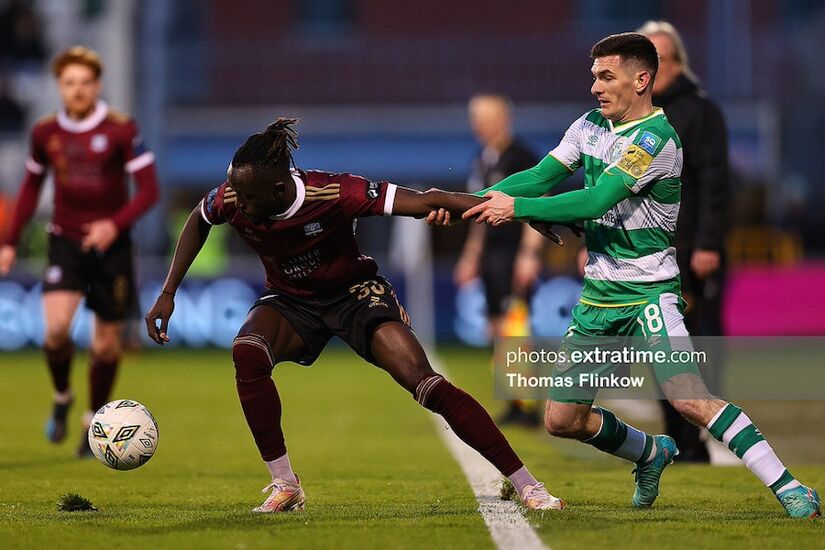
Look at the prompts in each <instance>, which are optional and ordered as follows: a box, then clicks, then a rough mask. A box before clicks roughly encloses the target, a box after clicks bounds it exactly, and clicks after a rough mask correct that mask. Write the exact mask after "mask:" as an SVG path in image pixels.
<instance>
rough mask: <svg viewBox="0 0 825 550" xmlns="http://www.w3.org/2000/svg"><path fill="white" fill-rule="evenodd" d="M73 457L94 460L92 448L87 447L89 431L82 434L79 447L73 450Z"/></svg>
mask: <svg viewBox="0 0 825 550" xmlns="http://www.w3.org/2000/svg"><path fill="white" fill-rule="evenodd" d="M74 456H75V457H76V458H94V456H95V454H94V453H93V452H92V448H91V447H89V430H86V431H84V432H83V437H82V438H81V439H80V445H78V446H77V449H75V452H74Z"/></svg>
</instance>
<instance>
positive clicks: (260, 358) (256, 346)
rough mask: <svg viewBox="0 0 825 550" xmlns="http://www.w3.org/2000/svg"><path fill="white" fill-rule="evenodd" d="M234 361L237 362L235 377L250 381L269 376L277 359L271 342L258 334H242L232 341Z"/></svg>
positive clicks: (239, 379)
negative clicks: (273, 354) (273, 353)
mask: <svg viewBox="0 0 825 550" xmlns="http://www.w3.org/2000/svg"><path fill="white" fill-rule="evenodd" d="M232 361H233V362H234V363H235V378H236V379H237V380H238V381H239V382H241V381H243V382H250V381H253V380H260V379H262V378H269V376H270V375H271V374H272V367H274V366H275V361H274V359H273V356H272V348H271V346H270V345H269V342H268V341H267V340H266V339H265V338H264V337H263V336H259V335H258V334H240V335H238V336H237V337H236V338H235V340H234V341H233V342H232Z"/></svg>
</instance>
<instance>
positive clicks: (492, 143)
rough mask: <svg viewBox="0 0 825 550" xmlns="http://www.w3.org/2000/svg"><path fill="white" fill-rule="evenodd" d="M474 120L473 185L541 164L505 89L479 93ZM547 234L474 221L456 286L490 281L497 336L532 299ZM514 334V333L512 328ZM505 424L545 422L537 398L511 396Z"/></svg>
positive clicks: (471, 107) (490, 313) (472, 105)
mask: <svg viewBox="0 0 825 550" xmlns="http://www.w3.org/2000/svg"><path fill="white" fill-rule="evenodd" d="M468 111H469V118H470V126H471V127H472V130H473V133H474V134H475V136H476V139H477V140H478V142H479V144H480V145H481V149H480V150H479V152H478V155H477V156H476V158H475V159H474V161H473V165H472V170H471V172H470V177H469V178H468V181H467V191H468V192H470V193H474V192H476V191H480V190H481V189H484V188H486V187H490V186H491V185H495V184H496V183H498V182H499V181H501V180H503V179H504V178H506V177H507V176H509V175H511V174H515V173H516V172H520V171H522V170H526V169H528V168H531V167H533V166H535V164H536V163H537V162H538V158H537V157H536V155H535V154H534V153H533V151H531V150H530V148H529V147H527V146H526V145H525V144H524V143H523V142H521V141H520V140H519V139H518V138H516V137H515V136H514V134H513V107H512V103H511V101H510V99H509V98H507V97H506V96H503V95H498V94H491V93H482V94H476V95H474V96H473V97H472V98H471V99H470V102H469V104H468ZM543 241H544V239H543V237H542V236H541V235H540V234H539V233H537V232H536V231H535V230H533V229H532V228H531V227H530V226H529V225H527V224H507V225H505V226H502V227H500V228H496V230H495V231H487V227H486V226H485V225H479V224H470V227H469V232H468V234H467V240H466V241H465V243H464V248H463V250H462V252H461V256H460V257H459V260H458V262H457V263H456V266H455V270H454V271H453V279H454V280H455V283H456V286H462V285H464V284H467V283H468V282H470V281H471V280H473V279H475V278H476V277H480V278H481V280H482V281H483V283H484V293H485V296H486V298H487V319H488V326H489V332H490V335H491V337H493V338H496V337H501V336H507V335H508V334H506V331H505V330H504V327H505V319H506V314H507V311H508V308H509V307H511V304H512V301H513V299H521V300H526V299H527V298H528V296H529V294H530V293H531V291H532V288H533V285H534V284H535V282H536V280H537V279H538V276H539V274H540V273H541V251H542V246H543ZM510 336H513V335H512V334H510ZM499 423H500V424H521V425H526V426H539V425H540V424H541V418H540V411H539V410H538V409H537V407H536V406H535V404H534V403H528V402H522V401H511V402H510V403H509V406H508V409H507V411H506V412H505V413H504V414H503V415H502V417H501V418H499Z"/></svg>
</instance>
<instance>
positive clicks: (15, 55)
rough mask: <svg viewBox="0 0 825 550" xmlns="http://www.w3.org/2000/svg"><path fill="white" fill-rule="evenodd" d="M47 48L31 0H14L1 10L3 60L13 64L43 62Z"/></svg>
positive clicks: (0, 55)
mask: <svg viewBox="0 0 825 550" xmlns="http://www.w3.org/2000/svg"><path fill="white" fill-rule="evenodd" d="M45 59H46V48H45V46H44V45H43V37H42V35H41V31H40V21H39V20H38V17H37V14H36V13H35V12H34V10H33V9H32V8H31V6H30V5H29V4H28V3H27V2H23V1H21V0H10V1H9V2H6V4H5V7H4V8H3V9H2V11H0V60H2V61H3V63H6V64H9V65H11V66H13V67H16V66H25V65H27V64H36V65H40V64H41V63H43V61H45Z"/></svg>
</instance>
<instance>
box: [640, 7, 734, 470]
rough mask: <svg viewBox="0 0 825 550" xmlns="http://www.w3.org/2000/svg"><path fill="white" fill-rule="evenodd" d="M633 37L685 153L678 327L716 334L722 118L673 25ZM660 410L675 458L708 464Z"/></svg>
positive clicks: (661, 24)
mask: <svg viewBox="0 0 825 550" xmlns="http://www.w3.org/2000/svg"><path fill="white" fill-rule="evenodd" d="M639 32H640V33H641V34H644V35H646V36H647V37H648V38H649V39H650V41H651V42H653V44H654V45H655V46H656V51H657V52H658V54H659V71H658V72H657V73H656V80H655V82H654V84H653V104H654V105H656V106H658V107H662V108H663V109H664V111H665V115H666V116H667V119H668V121H669V122H670V123H671V124H672V125H673V127H674V128H675V129H676V132H677V133H678V134H679V137H680V138H681V140H682V147H683V149H682V150H683V151H684V166H683V168H682V204H681V208H680V210H679V218H678V222H677V225H676V257H677V262H678V264H679V271H680V272H681V276H682V292H683V294H684V297H685V300H687V302H688V308H687V311H686V312H685V324H686V325H687V328H688V330H689V331H690V333H691V334H693V335H695V336H721V335H722V332H723V330H722V321H721V306H722V292H723V290H724V269H723V266H724V261H723V260H724V258H723V251H724V241H725V212H726V203H727V197H728V184H729V180H730V174H729V170H728V138H727V129H726V127H725V120H724V118H723V116H722V113H721V111H720V110H719V108H718V107H717V106H716V105H715V104H714V103H713V102H712V101H711V100H710V99H708V97H707V94H706V93H705V91H704V90H702V89H701V88H700V87H699V83H698V79H697V78H696V76H695V75H694V74H693V72H692V71H691V70H690V65H689V64H688V55H687V51H686V50H685V47H684V44H683V42H682V39H681V37H680V36H679V33H678V32H677V31H676V29H675V28H674V27H673V25H671V24H670V23H668V22H666V21H648V22H647V23H645V24H644V25H643V26H642V28H641V29H639ZM710 378H711V379H712V378H713V377H712V376H711V377H710ZM662 407H663V409H664V413H665V425H666V431H667V433H668V434H669V435H671V436H672V437H673V438H674V439H675V440H676V444H677V445H678V447H679V449H680V450H681V455H680V457H679V458H680V460H681V461H685V462H708V461H709V457H708V452H707V449H706V448H705V445H704V443H703V442H702V441H701V440H700V439H699V429H698V428H696V427H695V426H693V425H691V424H689V423H688V422H686V421H685V420H684V419H683V418H682V417H681V416H680V415H679V413H677V412H676V411H675V410H674V409H673V407H672V406H670V404H669V403H667V402H666V401H662Z"/></svg>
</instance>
